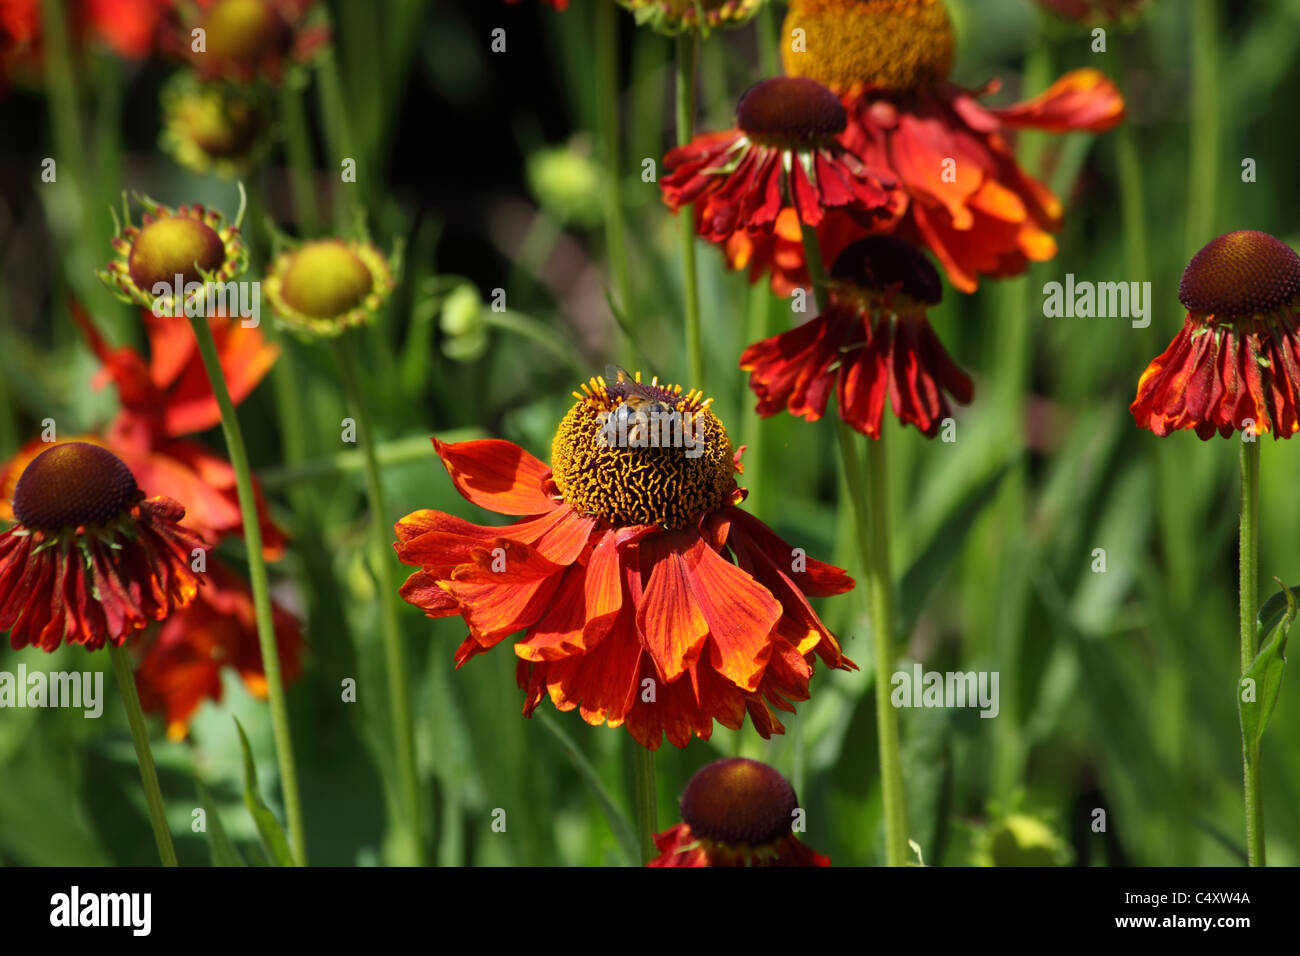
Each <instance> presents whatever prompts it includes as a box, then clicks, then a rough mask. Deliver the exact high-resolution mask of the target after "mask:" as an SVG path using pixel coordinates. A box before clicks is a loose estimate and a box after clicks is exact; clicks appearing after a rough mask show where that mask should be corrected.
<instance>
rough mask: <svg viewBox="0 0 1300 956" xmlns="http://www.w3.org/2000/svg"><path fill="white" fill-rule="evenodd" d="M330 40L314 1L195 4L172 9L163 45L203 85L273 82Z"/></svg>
mask: <svg viewBox="0 0 1300 956" xmlns="http://www.w3.org/2000/svg"><path fill="white" fill-rule="evenodd" d="M196 31H202V32H201V34H198V33H196ZM197 36H201V37H202V43H201V44H200V43H199V42H198V40H197V39H196V37H197ZM329 38H330V30H329V27H328V25H327V24H326V22H325V16H324V13H323V11H321V10H320V9H319V7H318V4H317V2H316V0H195V2H194V3H193V4H186V5H185V6H184V7H180V6H178V7H177V8H176V9H175V11H174V17H173V22H172V28H171V30H170V31H169V35H168V42H169V44H170V46H171V49H172V51H173V53H175V54H176V55H178V56H180V57H181V58H183V59H184V60H185V61H186V62H187V63H189V65H190V66H191V67H193V69H194V71H195V72H196V73H197V74H198V75H199V76H200V77H201V78H203V79H205V80H217V79H220V80H230V81H234V82H239V83H246V82H248V81H250V80H256V79H264V80H269V81H271V82H276V83H278V82H279V81H280V80H281V79H282V78H283V76H284V74H285V72H286V70H287V69H288V68H289V67H291V66H293V65H296V64H301V63H306V62H307V61H309V60H310V59H311V58H312V57H313V56H314V55H315V54H316V53H317V51H319V50H320V49H321V48H322V47H323V46H324V45H325V44H326V43H328V42H329Z"/></svg>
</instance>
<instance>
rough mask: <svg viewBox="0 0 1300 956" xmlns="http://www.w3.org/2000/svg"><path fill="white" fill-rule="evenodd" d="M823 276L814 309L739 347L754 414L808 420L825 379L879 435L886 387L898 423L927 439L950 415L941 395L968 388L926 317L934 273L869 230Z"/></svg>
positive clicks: (820, 409) (824, 391)
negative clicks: (825, 293)
mask: <svg viewBox="0 0 1300 956" xmlns="http://www.w3.org/2000/svg"><path fill="white" fill-rule="evenodd" d="M831 276H832V285H831V291H830V305H829V306H828V307H827V309H826V310H825V311H824V312H823V313H822V314H821V315H819V316H817V317H816V318H814V319H812V320H811V321H809V322H805V323H804V324H803V325H800V326H798V327H796V328H794V329H791V330H790V331H788V332H783V333H781V334H780V335H775V336H773V337H772V338H769V339H765V340H763V341H762V342H756V343H754V344H753V345H751V346H749V348H747V349H745V351H744V352H743V353H742V354H741V356H740V367H741V368H742V369H745V370H746V371H748V372H749V373H750V376H749V385H750V388H752V389H753V390H754V394H755V395H757V396H758V405H757V410H758V413H759V414H760V415H762V416H765V417H766V416H769V415H775V414H776V413H777V412H780V411H781V410H783V409H784V410H786V411H789V412H790V414H792V415H797V416H800V417H802V418H805V419H807V420H808V421H816V420H818V419H819V418H821V417H822V415H823V414H825V412H826V401H827V399H828V398H829V396H830V393H831V389H832V387H834V389H835V397H836V404H837V405H838V407H839V413H840V417H841V418H843V419H844V421H846V422H848V423H849V424H850V425H852V426H853V427H854V428H855V429H857V430H858V431H859V432H862V433H863V434H864V435H868V436H870V437H871V438H879V437H880V425H881V418H882V416H883V414H884V407H885V397H886V395H888V397H889V401H890V404H891V406H892V407H893V409H894V414H895V415H897V416H898V418H899V420H900V421H902V422H904V423H905V424H909V425H915V426H916V427H917V428H918V429H919V430H920V431H921V432H922V433H924V434H925V435H926V436H928V437H933V436H934V435H936V434H937V433H938V431H939V428H940V426H941V425H942V424H943V421H944V419H946V418H948V417H949V416H950V415H951V414H952V411H951V407H950V406H949V404H948V397H949V396H951V397H952V398H953V399H954V400H955V401H957V402H959V403H960V404H963V405H965V404H967V403H969V402H970V400H971V397H972V393H973V387H972V384H971V380H970V378H969V377H968V376H967V375H966V373H965V372H963V371H962V370H961V369H960V368H958V367H957V365H956V364H954V362H953V361H952V359H951V358H949V357H948V353H947V352H946V351H945V350H944V347H943V344H942V343H941V342H940V341H939V338H938V336H936V335H935V334H934V330H933V329H932V328H931V327H930V323H929V322H928V321H927V320H926V310H927V308H928V307H929V306H931V305H935V304H937V303H938V302H939V301H940V299H941V298H942V295H943V286H942V283H941V282H940V280H939V274H938V273H937V272H936V271H935V269H934V267H933V266H932V265H930V263H929V261H927V260H926V258H925V256H924V255H923V254H922V253H921V252H920V251H919V250H917V249H916V248H915V247H913V246H910V245H908V244H907V243H905V242H903V241H902V240H899V239H895V238H893V237H892V236H872V237H869V238H867V239H863V240H860V241H858V242H856V243H854V244H853V245H851V246H850V247H849V248H847V249H846V250H844V252H843V253H841V254H840V257H839V258H838V259H837V260H836V262H835V265H834V267H833V269H832V271H831Z"/></svg>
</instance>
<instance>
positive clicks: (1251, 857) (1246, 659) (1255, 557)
mask: <svg viewBox="0 0 1300 956" xmlns="http://www.w3.org/2000/svg"><path fill="white" fill-rule="evenodd" d="M1238 548H1239V555H1240V563H1239V571H1240V574H1239V580H1238V585H1239V596H1240V607H1241V672H1242V673H1243V674H1244V673H1246V671H1248V670H1250V666H1251V665H1252V664H1253V663H1254V662H1255V655H1256V654H1257V653H1258V652H1259V648H1258V647H1256V646H1255V632H1256V629H1255V615H1256V611H1257V603H1256V602H1257V601H1258V596H1259V438H1258V436H1255V440H1254V441H1243V442H1242V443H1241V525H1240V537H1239V539H1238ZM1241 748H1242V754H1241V756H1242V776H1243V783H1244V791H1245V798H1246V858H1247V862H1248V863H1249V864H1250V865H1251V866H1264V800H1263V791H1262V789H1261V788H1260V782H1259V756H1260V747H1259V744H1258V743H1255V742H1252V741H1251V740H1250V739H1249V738H1248V737H1247V736H1246V731H1245V728H1244V727H1243V728H1242V739H1241Z"/></svg>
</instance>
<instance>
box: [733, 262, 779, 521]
mask: <svg viewBox="0 0 1300 956" xmlns="http://www.w3.org/2000/svg"><path fill="white" fill-rule="evenodd" d="M774 301H775V299H774V297H773V296H772V293H771V292H769V291H768V289H767V286H766V285H765V284H764V283H759V284H757V285H753V286H750V290H749V323H748V326H747V328H746V330H745V341H746V342H761V341H763V340H764V339H766V338H767V334H768V327H769V324H770V319H771V314H772V307H773V302H774ZM741 382H742V384H741V407H742V408H744V409H745V414H744V417H743V419H742V424H741V434H743V435H744V436H745V457H744V463H745V482H744V483H745V487H746V488H748V489H749V497H748V498H746V499H745V507H746V509H747V510H749V511H750V512H752V513H754V514H755V515H760V516H761V515H762V513H763V510H764V509H765V508H766V507H767V496H766V491H767V489H766V487H765V482H764V479H765V478H766V476H767V471H766V467H765V465H764V462H763V451H764V449H763V419H762V418H761V417H760V416H759V414H758V411H757V410H756V409H755V406H754V398H753V396H752V395H750V394H749V388H748V385H747V384H745V379H744V378H743V377H742V379H741Z"/></svg>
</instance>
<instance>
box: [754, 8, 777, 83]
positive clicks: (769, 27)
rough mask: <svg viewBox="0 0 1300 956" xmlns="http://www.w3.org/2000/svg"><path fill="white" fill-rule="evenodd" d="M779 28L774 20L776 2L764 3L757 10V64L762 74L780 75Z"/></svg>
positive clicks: (768, 75)
mask: <svg viewBox="0 0 1300 956" xmlns="http://www.w3.org/2000/svg"><path fill="white" fill-rule="evenodd" d="M779 35H780V28H779V26H778V24H777V22H776V4H774V3H765V4H763V8H762V9H761V10H759V11H758V65H759V69H761V70H762V71H763V76H766V77H770V76H780V75H781V53H780V48H779V44H780V39H779Z"/></svg>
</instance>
